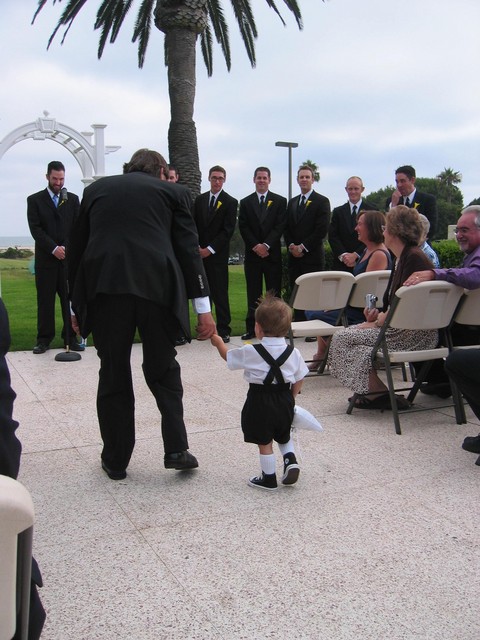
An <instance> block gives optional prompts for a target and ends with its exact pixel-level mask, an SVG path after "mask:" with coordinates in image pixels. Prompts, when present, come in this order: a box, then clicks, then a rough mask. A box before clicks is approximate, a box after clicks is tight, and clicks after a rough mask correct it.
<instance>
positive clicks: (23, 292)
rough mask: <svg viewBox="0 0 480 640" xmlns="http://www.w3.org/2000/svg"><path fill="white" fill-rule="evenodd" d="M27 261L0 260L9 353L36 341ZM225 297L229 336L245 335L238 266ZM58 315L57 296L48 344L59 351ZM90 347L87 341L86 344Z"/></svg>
mask: <svg viewBox="0 0 480 640" xmlns="http://www.w3.org/2000/svg"><path fill="white" fill-rule="evenodd" d="M29 263H30V260H28V259H27V260H5V259H1V260H0V278H1V288H2V298H3V302H4V303H5V306H6V307H7V310H8V315H9V318H10V333H11V335H12V346H11V349H10V350H11V351H29V350H30V349H32V348H33V347H34V345H35V342H36V335H37V293H36V289H35V277H34V276H33V275H32V274H31V273H30V270H29ZM228 269H229V274H230V284H229V296H230V307H231V312H232V335H241V334H242V333H244V332H245V315H246V312H247V294H246V287H245V277H244V275H243V266H242V265H232V266H230V267H229V268H228ZM190 318H191V326H192V330H194V328H195V324H196V321H195V314H194V313H193V312H191V313H190ZM61 328H62V315H61V310H60V303H59V301H58V297H57V306H56V329H57V336H56V337H55V340H54V341H53V342H52V347H53V348H58V349H60V348H61V347H62V346H63V344H62V340H61V338H60V331H61ZM89 344H91V340H90V341H89Z"/></svg>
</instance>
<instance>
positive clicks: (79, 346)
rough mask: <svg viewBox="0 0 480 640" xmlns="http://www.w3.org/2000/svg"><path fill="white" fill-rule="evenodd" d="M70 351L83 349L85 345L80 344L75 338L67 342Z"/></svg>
mask: <svg viewBox="0 0 480 640" xmlns="http://www.w3.org/2000/svg"><path fill="white" fill-rule="evenodd" d="M69 348H70V351H85V345H84V344H80V343H79V342H77V341H76V340H75V341H74V342H71V343H70V344H69Z"/></svg>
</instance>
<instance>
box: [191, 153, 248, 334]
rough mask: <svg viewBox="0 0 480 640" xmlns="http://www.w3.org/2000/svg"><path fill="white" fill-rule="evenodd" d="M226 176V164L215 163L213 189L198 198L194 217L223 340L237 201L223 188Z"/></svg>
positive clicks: (226, 328) (228, 319)
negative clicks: (229, 262) (231, 241)
mask: <svg viewBox="0 0 480 640" xmlns="http://www.w3.org/2000/svg"><path fill="white" fill-rule="evenodd" d="M226 179H227V173H226V171H225V169H224V168H223V167H220V166H219V165H215V166H214V167H212V168H211V169H210V171H209V172H208V181H209V182H210V191H207V192H205V193H202V194H201V195H199V196H198V197H197V198H196V199H195V204H194V207H193V219H194V220H195V224H196V225H197V231H198V241H199V243H200V257H201V258H202V259H203V266H204V267H205V272H206V274H207V278H208V286H209V287H210V302H213V304H214V305H215V315H216V321H217V333H218V335H219V336H221V338H222V339H223V341H224V342H230V333H231V328H230V322H231V319H232V318H231V315H230V303H229V300H228V258H229V255H230V239H231V237H232V235H233V232H234V230H235V224H236V222H237V207H238V201H237V200H235V198H232V196H230V195H229V194H228V193H227V192H226V191H224V190H223V185H224V184H225V180H226Z"/></svg>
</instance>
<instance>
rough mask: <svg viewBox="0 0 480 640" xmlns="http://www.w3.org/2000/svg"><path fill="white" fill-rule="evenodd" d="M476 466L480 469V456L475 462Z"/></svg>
mask: <svg viewBox="0 0 480 640" xmlns="http://www.w3.org/2000/svg"><path fill="white" fill-rule="evenodd" d="M475 464H476V465H477V467H480V456H478V458H477V461H476V462H475Z"/></svg>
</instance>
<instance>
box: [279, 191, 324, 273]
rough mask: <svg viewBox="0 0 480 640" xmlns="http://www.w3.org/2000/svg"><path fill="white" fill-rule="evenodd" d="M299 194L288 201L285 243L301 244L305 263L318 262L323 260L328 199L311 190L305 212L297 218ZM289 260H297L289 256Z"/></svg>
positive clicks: (288, 244)
mask: <svg viewBox="0 0 480 640" xmlns="http://www.w3.org/2000/svg"><path fill="white" fill-rule="evenodd" d="M299 202H300V196H295V198H292V199H291V200H290V202H289V203H288V208H287V224H286V227H285V244H286V245H287V247H289V246H290V245H291V244H292V243H293V244H303V246H304V247H305V249H306V253H305V254H304V256H303V257H302V261H303V262H304V263H305V264H320V263H322V264H323V263H324V261H325V257H324V256H325V250H324V246H323V241H324V240H325V237H326V235H327V232H328V225H329V223H330V201H329V200H328V198H326V197H325V196H322V195H321V194H320V193H317V192H316V191H312V193H311V194H310V197H309V199H308V200H307V202H306V206H305V212H304V214H303V215H302V217H301V218H300V219H299V220H297V209H298V205H299ZM289 259H290V260H298V259H296V258H291V256H290V254H289Z"/></svg>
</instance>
